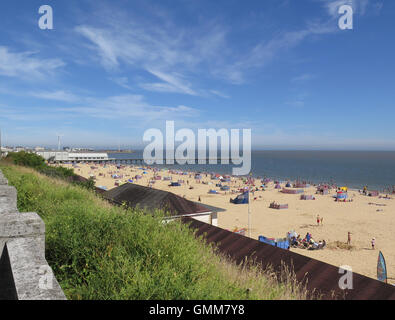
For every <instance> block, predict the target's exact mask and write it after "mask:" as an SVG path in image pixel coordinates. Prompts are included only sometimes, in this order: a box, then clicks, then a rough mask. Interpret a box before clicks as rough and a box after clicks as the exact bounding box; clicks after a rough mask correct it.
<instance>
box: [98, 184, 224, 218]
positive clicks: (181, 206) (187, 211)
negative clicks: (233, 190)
mask: <svg viewBox="0 0 395 320" xmlns="http://www.w3.org/2000/svg"><path fill="white" fill-rule="evenodd" d="M102 196H103V197H104V198H105V199H107V200H109V201H110V202H112V203H115V204H118V205H122V204H126V205H127V206H128V207H131V208H137V207H138V208H140V209H144V210H147V211H150V212H154V211H155V210H158V209H159V210H163V211H165V212H166V213H168V220H173V219H175V218H180V217H191V218H194V219H196V220H199V221H202V222H205V223H208V224H211V225H214V226H217V225H218V217H217V213H218V212H221V211H225V210H224V209H221V208H216V207H213V206H208V205H204V204H201V203H198V202H194V201H190V200H187V199H185V198H183V197H180V196H178V195H176V194H174V193H171V192H168V191H163V190H158V189H154V188H148V187H144V186H140V185H137V184H132V183H125V184H123V185H121V186H119V187H117V188H113V189H111V190H109V191H106V192H103V193H102Z"/></svg>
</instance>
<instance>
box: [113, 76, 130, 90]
mask: <svg viewBox="0 0 395 320" xmlns="http://www.w3.org/2000/svg"><path fill="white" fill-rule="evenodd" d="M110 80H111V81H113V82H115V83H116V84H117V85H119V86H121V87H122V88H125V89H128V90H131V89H132V86H130V85H129V79H128V77H112V78H110Z"/></svg>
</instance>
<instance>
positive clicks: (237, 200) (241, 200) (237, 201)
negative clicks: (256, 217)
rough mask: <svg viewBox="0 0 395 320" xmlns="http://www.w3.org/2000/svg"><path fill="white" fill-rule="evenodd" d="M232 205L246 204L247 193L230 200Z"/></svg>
mask: <svg viewBox="0 0 395 320" xmlns="http://www.w3.org/2000/svg"><path fill="white" fill-rule="evenodd" d="M231 202H232V203H234V204H244V203H248V191H247V192H244V193H243V194H239V195H238V196H237V197H236V198H234V199H233V200H231Z"/></svg>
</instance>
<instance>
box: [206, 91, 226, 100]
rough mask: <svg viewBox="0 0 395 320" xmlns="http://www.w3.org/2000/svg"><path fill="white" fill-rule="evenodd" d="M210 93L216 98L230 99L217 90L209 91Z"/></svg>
mask: <svg viewBox="0 0 395 320" xmlns="http://www.w3.org/2000/svg"><path fill="white" fill-rule="evenodd" d="M210 92H211V93H212V94H214V95H216V96H218V97H221V98H224V99H230V96H229V95H227V94H225V93H223V92H221V91H218V90H210Z"/></svg>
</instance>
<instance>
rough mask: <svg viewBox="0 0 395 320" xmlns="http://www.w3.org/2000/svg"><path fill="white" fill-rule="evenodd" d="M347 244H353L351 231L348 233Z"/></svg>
mask: <svg viewBox="0 0 395 320" xmlns="http://www.w3.org/2000/svg"><path fill="white" fill-rule="evenodd" d="M347 244H351V232H350V231H348V239H347Z"/></svg>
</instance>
